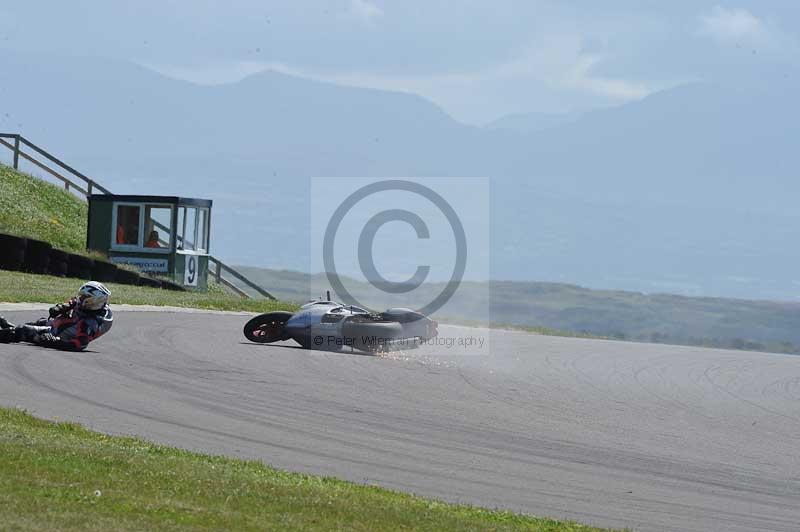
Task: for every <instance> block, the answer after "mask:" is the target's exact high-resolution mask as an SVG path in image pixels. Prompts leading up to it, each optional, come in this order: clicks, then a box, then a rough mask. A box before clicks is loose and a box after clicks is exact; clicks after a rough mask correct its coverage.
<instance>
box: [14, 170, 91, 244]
mask: <svg viewBox="0 0 800 532" xmlns="http://www.w3.org/2000/svg"><path fill="white" fill-rule="evenodd" d="M0 190H2V191H3V193H2V194H0V233H8V234H12V235H19V236H25V237H29V238H35V239H38V240H44V241H46V242H50V243H51V244H52V245H53V246H54V247H57V248H59V249H63V250H65V251H71V252H73V253H85V252H86V218H87V206H86V203H84V202H82V201H81V200H79V199H78V198H77V197H75V196H74V195H73V194H71V193H69V192H67V191H65V190H63V189H62V188H59V187H57V186H55V185H51V184H50V183H47V182H45V181H42V180H40V179H37V178H35V177H31V176H29V175H27V174H23V173H21V172H17V171H15V170H14V169H12V168H9V167H8V166H5V165H2V164H0Z"/></svg>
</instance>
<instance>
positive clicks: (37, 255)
mask: <svg viewBox="0 0 800 532" xmlns="http://www.w3.org/2000/svg"><path fill="white" fill-rule="evenodd" d="M51 249H53V246H51V245H50V244H48V243H47V242H42V241H41V240H33V239H28V246H27V247H26V248H25V262H24V265H23V269H24V270H25V271H28V272H31V273H48V269H49V268H48V267H49V265H50V250H51Z"/></svg>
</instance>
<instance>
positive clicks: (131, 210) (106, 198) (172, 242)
mask: <svg viewBox="0 0 800 532" xmlns="http://www.w3.org/2000/svg"><path fill="white" fill-rule="evenodd" d="M88 199H89V222H88V227H87V235H86V247H87V249H89V250H93V251H99V252H101V253H103V254H106V255H108V258H109V260H110V261H112V262H114V263H117V264H130V265H132V266H135V267H136V268H138V269H139V270H141V271H143V272H146V273H148V274H151V275H155V276H158V277H162V278H167V279H170V280H172V281H174V282H175V283H178V284H181V285H183V286H186V287H190V288H196V289H199V290H205V289H206V288H207V287H208V253H209V251H208V249H209V234H210V232H209V229H210V222H211V200H203V199H194V198H178V197H174V196H120V195H114V194H92V195H91V196H89V198H88Z"/></svg>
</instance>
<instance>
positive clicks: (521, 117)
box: [484, 113, 581, 133]
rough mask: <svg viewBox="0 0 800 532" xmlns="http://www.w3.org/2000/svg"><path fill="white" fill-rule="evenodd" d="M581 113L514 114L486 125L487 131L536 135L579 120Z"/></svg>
mask: <svg viewBox="0 0 800 532" xmlns="http://www.w3.org/2000/svg"><path fill="white" fill-rule="evenodd" d="M580 116H581V113H514V114H510V115H505V116H502V117H500V118H498V119H497V120H493V121H491V122H489V123H488V124H486V125H485V126H484V127H485V128H486V129H490V130H491V129H495V130H497V129H499V130H505V131H516V132H519V133H535V132H536V131H544V130H546V129H550V128H552V127H556V126H562V125H564V124H570V123H572V122H575V121H576V120H578V119H579V118H580Z"/></svg>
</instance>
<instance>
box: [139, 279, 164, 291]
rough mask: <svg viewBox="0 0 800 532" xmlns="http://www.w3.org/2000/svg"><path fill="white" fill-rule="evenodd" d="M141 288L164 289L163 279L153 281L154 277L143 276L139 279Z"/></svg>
mask: <svg viewBox="0 0 800 532" xmlns="http://www.w3.org/2000/svg"><path fill="white" fill-rule="evenodd" d="M139 286H147V287H149V288H163V282H162V281H161V279H153V278H152V277H145V276H142V277H141V279H139Z"/></svg>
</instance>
